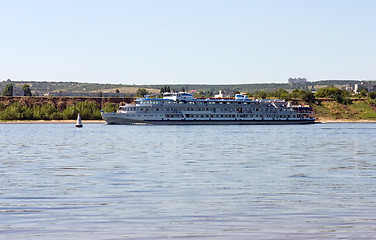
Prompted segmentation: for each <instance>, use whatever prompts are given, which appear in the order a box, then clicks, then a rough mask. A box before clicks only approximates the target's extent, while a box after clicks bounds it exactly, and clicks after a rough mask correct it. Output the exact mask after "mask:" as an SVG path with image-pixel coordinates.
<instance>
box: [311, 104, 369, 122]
mask: <svg viewBox="0 0 376 240" xmlns="http://www.w3.org/2000/svg"><path fill="white" fill-rule="evenodd" d="M312 107H313V110H314V111H315V115H316V119H318V120H319V121H321V120H329V121H334V120H343V121H365V120H368V121H376V105H375V104H373V103H371V102H368V101H354V102H353V103H352V104H347V105H346V104H340V103H338V102H335V101H328V102H323V103H321V105H313V106H312Z"/></svg>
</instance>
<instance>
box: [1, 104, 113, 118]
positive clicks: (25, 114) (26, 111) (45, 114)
mask: <svg viewBox="0 0 376 240" xmlns="http://www.w3.org/2000/svg"><path fill="white" fill-rule="evenodd" d="M118 107H119V104H113V103H108V104H106V105H105V106H104V108H103V111H105V112H114V111H116V109H117V108H118ZM78 113H80V115H81V118H82V119H84V120H100V119H102V117H101V114H100V109H99V108H98V107H97V106H96V105H95V104H94V103H89V102H87V101H86V102H79V103H77V104H76V105H74V106H68V107H67V108H65V109H64V110H63V111H59V109H57V108H56V107H55V106H54V105H52V104H49V103H46V104H43V105H42V106H37V105H35V106H33V107H28V106H24V105H21V104H20V103H18V102H15V103H13V104H11V105H9V106H7V107H5V106H4V104H2V103H0V120H74V119H76V118H77V114H78Z"/></svg>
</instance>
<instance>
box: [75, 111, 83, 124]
mask: <svg viewBox="0 0 376 240" xmlns="http://www.w3.org/2000/svg"><path fill="white" fill-rule="evenodd" d="M76 127H83V125H82V122H81V116H80V114H78V116H77V122H76Z"/></svg>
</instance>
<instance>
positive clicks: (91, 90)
mask: <svg viewBox="0 0 376 240" xmlns="http://www.w3.org/2000/svg"><path fill="white" fill-rule="evenodd" d="M10 82H11V83H12V84H13V85H14V95H15V96H20V95H23V91H22V85H24V84H28V85H29V86H30V89H31V91H32V93H37V94H38V95H39V96H42V95H44V94H51V95H69V94H70V95H75V94H76V95H77V96H98V94H99V93H100V92H101V93H106V94H112V95H114V94H115V93H116V90H118V91H119V93H121V94H122V95H123V96H124V95H127V96H132V95H134V93H135V92H136V91H137V89H139V88H146V89H147V91H148V92H150V93H159V91H160V89H161V88H162V87H164V86H169V87H170V89H171V90H172V89H174V90H177V91H179V90H180V89H182V88H184V89H186V90H187V91H191V90H196V91H211V92H213V93H217V92H218V91H219V90H230V91H239V92H249V93H254V92H255V91H266V92H267V91H274V90H277V89H279V88H283V89H286V90H288V91H289V90H290V91H291V90H293V89H295V88H298V89H305V90H312V91H314V90H317V89H318V88H321V87H325V86H328V85H334V86H336V87H338V88H342V89H347V88H350V89H351V88H353V87H354V85H355V84H360V83H361V82H364V83H366V84H375V85H376V81H375V80H373V81H359V80H321V81H315V82H305V83H301V84H288V83H257V84H221V85H219V84H215V85H207V84H165V85H125V84H99V83H80V82H52V81H51V82H48V81H10V80H7V81H2V82H0V91H2V90H3V89H4V88H5V86H6V85H7V84H8V83H10Z"/></svg>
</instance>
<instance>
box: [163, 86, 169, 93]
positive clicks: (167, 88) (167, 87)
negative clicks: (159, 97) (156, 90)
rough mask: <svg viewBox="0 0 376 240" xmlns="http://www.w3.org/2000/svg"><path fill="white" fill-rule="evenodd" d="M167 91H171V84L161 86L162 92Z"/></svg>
mask: <svg viewBox="0 0 376 240" xmlns="http://www.w3.org/2000/svg"><path fill="white" fill-rule="evenodd" d="M165 92H170V87H169V86H164V87H161V93H165Z"/></svg>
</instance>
